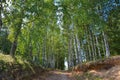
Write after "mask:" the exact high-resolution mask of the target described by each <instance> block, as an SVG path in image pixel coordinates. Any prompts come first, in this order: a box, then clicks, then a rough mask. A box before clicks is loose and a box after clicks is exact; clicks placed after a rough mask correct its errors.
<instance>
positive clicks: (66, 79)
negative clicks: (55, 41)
mask: <svg viewBox="0 0 120 80" xmlns="http://www.w3.org/2000/svg"><path fill="white" fill-rule="evenodd" d="M33 80H120V56H113V57H110V58H106V59H103V60H98V61H92V62H88V63H85V64H83V65H78V66H77V69H73V71H71V72H68V71H59V70H53V71H46V72H45V73H44V75H42V76H39V78H37V79H33Z"/></svg>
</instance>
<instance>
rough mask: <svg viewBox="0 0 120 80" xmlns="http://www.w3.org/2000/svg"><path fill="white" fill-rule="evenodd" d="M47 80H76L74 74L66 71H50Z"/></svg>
mask: <svg viewBox="0 0 120 80" xmlns="http://www.w3.org/2000/svg"><path fill="white" fill-rule="evenodd" d="M45 80H75V79H74V78H73V77H72V73H70V72H65V71H50V72H49V73H48V75H47V77H46V78H45Z"/></svg>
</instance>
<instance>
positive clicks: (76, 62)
mask: <svg viewBox="0 0 120 80" xmlns="http://www.w3.org/2000/svg"><path fill="white" fill-rule="evenodd" d="M76 45H77V44H76V37H75V36H74V53H75V64H78V60H77V59H78V58H77V57H78V55H77V54H78V52H77V46H76Z"/></svg>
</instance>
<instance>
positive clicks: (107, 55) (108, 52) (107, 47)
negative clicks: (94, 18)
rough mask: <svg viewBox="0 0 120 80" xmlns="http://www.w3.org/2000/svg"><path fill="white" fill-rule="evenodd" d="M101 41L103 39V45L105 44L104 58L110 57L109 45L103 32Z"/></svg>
mask: <svg viewBox="0 0 120 80" xmlns="http://www.w3.org/2000/svg"><path fill="white" fill-rule="evenodd" d="M103 39H104V44H105V49H106V57H109V56H110V51H109V45H108V42H107V36H106V34H105V33H104V32H103Z"/></svg>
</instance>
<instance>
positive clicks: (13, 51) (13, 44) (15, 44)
mask: <svg viewBox="0 0 120 80" xmlns="http://www.w3.org/2000/svg"><path fill="white" fill-rule="evenodd" d="M21 24H22V21H21V23H20V25H19V26H18V27H19V28H18V30H17V31H16V32H15V37H14V41H13V43H12V46H11V49H10V55H11V56H12V57H14V55H15V51H16V49H17V40H18V35H19V33H20V31H21Z"/></svg>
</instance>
